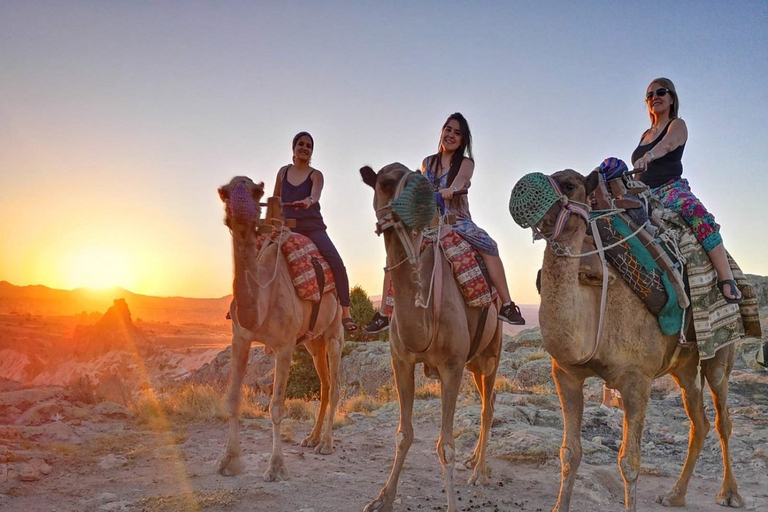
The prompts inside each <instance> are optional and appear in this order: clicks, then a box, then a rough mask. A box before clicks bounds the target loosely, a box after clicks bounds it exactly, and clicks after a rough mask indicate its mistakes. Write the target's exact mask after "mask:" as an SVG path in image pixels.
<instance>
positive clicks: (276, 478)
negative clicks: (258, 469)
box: [264, 467, 290, 482]
mask: <svg viewBox="0 0 768 512" xmlns="http://www.w3.org/2000/svg"><path fill="white" fill-rule="evenodd" d="M289 478H290V476H289V475H288V471H286V469H285V467H275V468H269V469H268V470H267V471H265V472H264V481H265V482H282V481H283V480H288V479H289Z"/></svg>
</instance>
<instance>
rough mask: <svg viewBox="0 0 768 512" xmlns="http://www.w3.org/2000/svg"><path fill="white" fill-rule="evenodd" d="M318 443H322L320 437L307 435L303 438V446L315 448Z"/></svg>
mask: <svg viewBox="0 0 768 512" xmlns="http://www.w3.org/2000/svg"><path fill="white" fill-rule="evenodd" d="M318 444H320V438H319V437H313V436H307V437H305V438H304V439H302V440H301V446H306V447H307V448H313V447H315V446H317V445H318Z"/></svg>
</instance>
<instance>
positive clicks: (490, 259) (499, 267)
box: [480, 252, 512, 304]
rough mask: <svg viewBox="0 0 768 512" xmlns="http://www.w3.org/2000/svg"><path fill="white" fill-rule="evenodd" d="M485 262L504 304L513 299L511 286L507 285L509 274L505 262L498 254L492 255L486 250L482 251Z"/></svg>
mask: <svg viewBox="0 0 768 512" xmlns="http://www.w3.org/2000/svg"><path fill="white" fill-rule="evenodd" d="M480 254H481V255H482V257H483V261H484V262H485V266H486V267H487V268H488V273H489V274H490V275H491V282H492V283H493V286H495V287H496V291H497V292H498V293H499V298H500V299H501V302H502V304H506V303H507V302H511V301H512V296H511V295H510V294H509V287H508V286H507V275H506V273H505V272H504V264H503V263H502V262H501V258H499V257H498V256H491V255H490V254H486V253H484V252H480Z"/></svg>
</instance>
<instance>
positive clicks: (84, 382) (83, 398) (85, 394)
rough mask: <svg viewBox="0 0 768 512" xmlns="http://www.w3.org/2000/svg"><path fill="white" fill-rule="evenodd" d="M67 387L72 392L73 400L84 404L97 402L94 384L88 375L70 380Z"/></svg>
mask: <svg viewBox="0 0 768 512" xmlns="http://www.w3.org/2000/svg"><path fill="white" fill-rule="evenodd" d="M68 387H69V389H70V390H71V391H72V399H73V400H76V401H78V402H82V403H84V404H95V403H96V402H98V397H97V395H96V383H95V382H93V381H92V380H91V378H90V377H89V376H88V375H80V376H79V377H76V378H74V379H72V382H70V383H69V386H68Z"/></svg>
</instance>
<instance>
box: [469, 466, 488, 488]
mask: <svg viewBox="0 0 768 512" xmlns="http://www.w3.org/2000/svg"><path fill="white" fill-rule="evenodd" d="M467 483H468V484H469V485H481V486H483V487H485V486H487V485H489V484H490V483H491V480H490V478H488V475H487V471H479V470H477V469H476V470H475V471H474V472H473V473H472V476H471V477H469V480H468V481H467Z"/></svg>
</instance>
